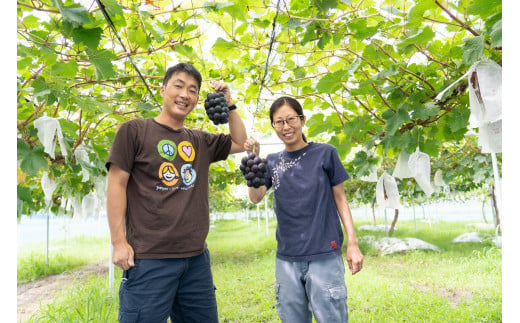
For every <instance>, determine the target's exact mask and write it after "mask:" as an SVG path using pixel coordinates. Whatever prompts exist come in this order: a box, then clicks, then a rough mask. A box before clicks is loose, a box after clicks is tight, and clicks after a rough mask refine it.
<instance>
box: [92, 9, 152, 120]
mask: <svg viewBox="0 0 520 323" xmlns="http://www.w3.org/2000/svg"><path fill="white" fill-rule="evenodd" d="M96 2H97V4H98V6H99V9H100V10H101V12H102V13H103V16H104V17H105V20H106V21H107V23H108V25H109V26H110V28H111V29H112V31H113V32H114V34H115V35H116V38H117V40H118V41H119V43H120V44H121V47H123V50H124V51H125V52H126V47H125V45H124V43H123V41H122V40H121V37H119V33H118V32H117V29H116V26H115V25H114V23H113V22H112V19H110V16H109V15H108V13H107V11H106V9H105V5H104V4H103V3H102V2H101V0H96ZM128 59H129V60H130V64H132V66H133V67H134V69H135V71H136V72H137V74H138V75H139V78H140V79H141V81H142V82H143V83H144V86H145V87H146V89H147V90H148V93H149V94H150V96H151V97H152V99H153V100H154V101H155V103H157V107H158V108H159V110H162V108H161V104H160V103H159V102H158V101H157V99H156V98H155V96H154V94H153V93H152V90H150V87H149V86H148V83H146V80H145V79H144V77H143V75H142V74H141V72H140V71H139V69H138V68H137V66H136V65H135V63H134V61H133V60H132V56H130V55H128Z"/></svg>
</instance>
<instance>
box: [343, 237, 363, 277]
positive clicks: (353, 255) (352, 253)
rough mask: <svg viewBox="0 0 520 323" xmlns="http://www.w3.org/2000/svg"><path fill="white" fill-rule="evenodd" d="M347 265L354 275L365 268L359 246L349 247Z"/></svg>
mask: <svg viewBox="0 0 520 323" xmlns="http://www.w3.org/2000/svg"><path fill="white" fill-rule="evenodd" d="M347 263H348V268H349V269H350V272H351V273H352V275H355V274H357V273H358V272H359V271H360V270H361V268H363V254H362V253H361V250H359V247H358V245H357V244H356V245H347Z"/></svg>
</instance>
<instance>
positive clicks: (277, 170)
mask: <svg viewBox="0 0 520 323" xmlns="http://www.w3.org/2000/svg"><path fill="white" fill-rule="evenodd" d="M306 154H307V153H306V152H305V153H303V154H302V155H300V156H298V158H296V159H293V160H285V159H284V157H283V156H282V153H280V154H279V155H278V163H277V164H276V165H275V167H274V169H273V175H272V176H271V181H272V182H273V189H274V190H275V191H276V190H277V189H278V187H280V176H281V175H283V173H284V172H285V171H286V170H288V169H291V168H293V166H294V165H296V164H297V163H298V162H299V161H300V159H302V157H303V156H305V155H306Z"/></svg>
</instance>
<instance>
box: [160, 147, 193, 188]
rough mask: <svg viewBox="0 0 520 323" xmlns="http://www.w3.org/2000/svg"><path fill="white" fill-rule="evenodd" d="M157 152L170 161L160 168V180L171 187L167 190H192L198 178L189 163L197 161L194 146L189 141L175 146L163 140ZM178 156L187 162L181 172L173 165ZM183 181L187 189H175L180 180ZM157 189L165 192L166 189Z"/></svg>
mask: <svg viewBox="0 0 520 323" xmlns="http://www.w3.org/2000/svg"><path fill="white" fill-rule="evenodd" d="M157 152H158V153H159V155H160V156H161V157H162V158H164V159H166V160H168V162H163V163H162V164H161V166H160V167H159V179H160V180H161V182H162V183H163V184H164V185H166V186H168V187H169V188H168V189H167V190H177V189H183V190H186V189H190V188H192V187H193V186H192V185H193V183H195V180H196V178H197V172H196V171H195V168H193V165H192V164H191V163H189V162H192V161H193V160H194V159H195V149H194V148H193V144H192V143H191V142H189V141H181V142H180V143H178V144H175V143H174V142H173V141H171V140H168V139H163V140H160V141H159V142H158V143H157ZM177 156H179V157H180V158H181V160H182V161H181V162H186V163H184V164H183V165H182V166H181V168H180V172H179V170H178V169H177V168H176V167H175V165H174V164H173V161H174V160H175V158H177ZM177 165H178V163H177ZM181 179H182V182H181V183H182V184H184V186H185V187H181V186H176V187H173V186H175V185H176V184H177V183H179V180H181ZM157 189H160V190H164V189H166V188H162V189H161V188H160V187H157Z"/></svg>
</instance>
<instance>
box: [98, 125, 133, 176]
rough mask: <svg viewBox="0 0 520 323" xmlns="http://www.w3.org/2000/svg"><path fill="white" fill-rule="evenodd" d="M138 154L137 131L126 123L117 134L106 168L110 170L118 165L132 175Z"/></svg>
mask: <svg viewBox="0 0 520 323" xmlns="http://www.w3.org/2000/svg"><path fill="white" fill-rule="evenodd" d="M136 152H137V129H136V127H135V125H134V124H132V123H131V122H125V123H123V124H122V125H121V127H120V128H119V130H118V131H117V133H116V137H115V138H114V142H113V143H112V148H111V149H110V154H109V155H108V159H107V162H106V164H105V167H106V168H107V170H109V169H110V165H111V164H116V165H117V166H119V168H121V169H122V170H124V171H125V172H127V173H131V171H132V168H133V165H134V159H135V155H136Z"/></svg>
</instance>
